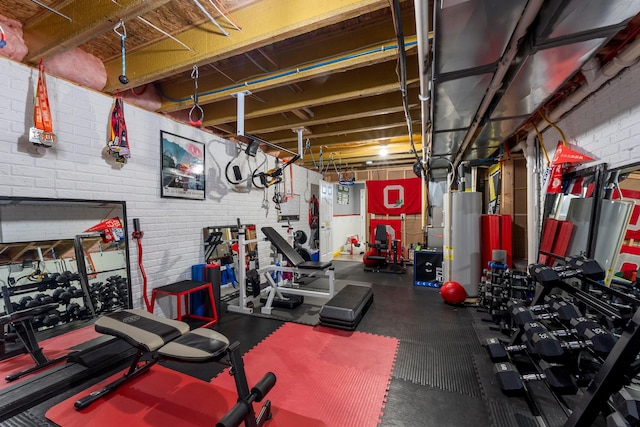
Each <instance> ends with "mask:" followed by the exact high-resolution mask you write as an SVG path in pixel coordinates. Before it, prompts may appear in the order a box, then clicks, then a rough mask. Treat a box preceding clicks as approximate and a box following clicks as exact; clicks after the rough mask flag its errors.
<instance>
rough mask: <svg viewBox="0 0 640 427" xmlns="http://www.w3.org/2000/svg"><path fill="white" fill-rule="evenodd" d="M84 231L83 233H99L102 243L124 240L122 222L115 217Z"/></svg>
mask: <svg viewBox="0 0 640 427" xmlns="http://www.w3.org/2000/svg"><path fill="white" fill-rule="evenodd" d="M84 231H85V233H90V232H92V231H98V232H100V235H101V236H102V241H103V242H104V243H110V242H113V241H116V242H119V241H121V240H123V239H124V227H123V226H122V221H120V218H118V217H117V216H114V217H113V218H109V219H107V220H105V221H102V222H101V223H99V224H96V225H94V226H93V227H91V228H88V229H86V230H84Z"/></svg>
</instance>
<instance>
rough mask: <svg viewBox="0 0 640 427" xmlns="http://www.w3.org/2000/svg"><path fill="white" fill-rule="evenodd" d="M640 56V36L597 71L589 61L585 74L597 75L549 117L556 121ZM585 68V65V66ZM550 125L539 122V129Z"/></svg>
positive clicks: (584, 70) (541, 129)
mask: <svg viewBox="0 0 640 427" xmlns="http://www.w3.org/2000/svg"><path fill="white" fill-rule="evenodd" d="M639 57H640V38H638V39H636V40H635V41H633V43H631V44H629V45H628V46H627V47H625V48H624V49H622V50H621V51H620V52H619V53H618V54H617V55H616V56H615V58H613V59H612V60H611V61H609V62H608V63H607V64H606V65H605V66H603V67H601V68H600V69H599V70H597V71H595V72H594V71H593V70H592V65H593V64H592V63H590V62H587V63H586V64H585V65H586V67H587V68H586V69H583V71H582V72H583V74H584V73H587V74H595V77H593V78H592V79H591V81H588V80H587V82H588V84H584V85H582V86H580V87H579V88H578V90H576V91H575V92H574V93H572V94H571V95H570V96H569V97H568V98H567V99H565V100H564V101H563V102H562V103H561V104H560V105H558V106H557V107H556V108H555V109H554V110H553V111H551V112H550V113H549V114H548V119H549V120H550V121H551V122H555V121H557V120H558V119H560V118H561V117H562V116H563V115H565V114H566V113H568V112H569V111H571V110H572V109H573V108H574V107H575V106H576V105H578V104H580V103H581V102H582V101H584V99H585V98H586V97H587V96H589V95H591V94H592V93H594V92H595V91H596V90H598V89H599V88H600V87H602V85H604V84H605V83H607V82H608V81H609V80H611V79H613V78H614V77H615V76H616V75H618V73H620V71H622V70H624V69H625V68H627V67H629V66H631V65H633V64H634V63H635V62H636V61H638V58H639ZM583 68H584V67H583ZM548 126H549V124H548V123H547V122H544V121H542V122H540V123H538V129H540V132H542V131H543V130H544V129H546V128H547V127H548Z"/></svg>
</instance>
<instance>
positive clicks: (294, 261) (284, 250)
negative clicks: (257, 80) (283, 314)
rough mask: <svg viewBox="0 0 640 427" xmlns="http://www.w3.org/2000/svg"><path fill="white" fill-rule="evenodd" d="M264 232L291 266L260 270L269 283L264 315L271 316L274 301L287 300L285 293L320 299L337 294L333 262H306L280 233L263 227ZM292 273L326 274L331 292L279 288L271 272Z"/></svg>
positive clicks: (275, 266)
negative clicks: (277, 299)
mask: <svg viewBox="0 0 640 427" xmlns="http://www.w3.org/2000/svg"><path fill="white" fill-rule="evenodd" d="M261 230H262V232H263V233H264V235H265V236H266V237H267V240H269V241H270V242H271V244H272V245H273V246H274V247H275V249H276V251H278V253H281V254H282V256H283V257H284V259H285V260H286V261H287V262H288V263H289V264H290V266H280V265H268V266H266V267H263V268H261V269H260V273H264V275H265V277H266V278H267V281H268V283H269V286H270V287H269V288H268V291H269V294H268V297H267V301H266V303H265V305H264V306H263V307H262V309H261V311H262V313H263V314H271V309H272V308H273V307H272V305H273V300H274V299H275V298H276V297H278V298H279V299H280V300H286V299H287V297H286V296H285V295H283V294H282V292H285V293H287V294H291V295H301V296H310V297H320V298H332V297H333V295H334V293H335V274H334V271H333V268H332V267H331V262H318V261H305V260H304V258H302V256H301V255H300V254H299V253H298V252H296V250H295V249H294V248H292V247H291V245H290V244H289V243H287V241H286V240H285V239H284V238H283V237H282V236H281V235H280V233H278V232H277V231H276V230H275V229H274V228H273V227H262V229H261ZM272 271H275V272H292V273H299V274H304V275H307V276H313V275H315V274H316V273H319V272H324V274H325V275H326V276H328V277H329V291H328V292H323V291H318V290H307V289H299V288H291V287H282V286H279V285H278V284H277V283H276V282H275V280H273V277H271V274H270V273H271V272H272Z"/></svg>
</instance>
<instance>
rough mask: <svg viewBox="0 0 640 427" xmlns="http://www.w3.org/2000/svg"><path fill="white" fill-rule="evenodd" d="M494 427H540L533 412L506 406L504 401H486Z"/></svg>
mask: <svg viewBox="0 0 640 427" xmlns="http://www.w3.org/2000/svg"><path fill="white" fill-rule="evenodd" d="M485 401H486V403H487V408H488V409H489V416H490V417H491V425H492V426H493V427H539V424H538V422H537V421H536V420H535V419H534V418H533V415H531V412H530V411H528V410H522V409H521V408H515V407H513V406H511V405H508V404H507V405H505V403H504V401H495V400H492V399H486V400H485Z"/></svg>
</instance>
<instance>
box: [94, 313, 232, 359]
mask: <svg viewBox="0 0 640 427" xmlns="http://www.w3.org/2000/svg"><path fill="white" fill-rule="evenodd" d="M95 328H96V331H97V332H100V333H101V334H107V335H113V336H115V337H118V338H120V339H123V340H125V341H126V342H128V343H129V344H131V345H132V346H133V347H136V348H139V349H142V350H145V351H156V350H161V351H158V354H159V355H160V356H162V357H166V358H171V359H175V360H185V361H192V362H195V361H200V360H201V361H205V360H210V359H213V358H216V357H217V356H219V355H221V354H222V353H223V352H224V350H225V349H226V348H227V347H228V346H229V340H228V339H227V338H226V337H225V336H224V335H222V334H220V333H219V332H216V331H213V330H211V329H205V328H200V329H195V330H193V331H191V332H190V331H189V330H190V327H189V324H187V323H185V322H181V321H179V320H172V319H165V318H164V317H160V316H156V315H154V314H151V313H149V312H147V311H145V310H140V309H126V310H121V311H117V312H115V313H110V314H108V315H105V316H102V317H100V318H98V320H96V323H95ZM165 347H166V348H165Z"/></svg>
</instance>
